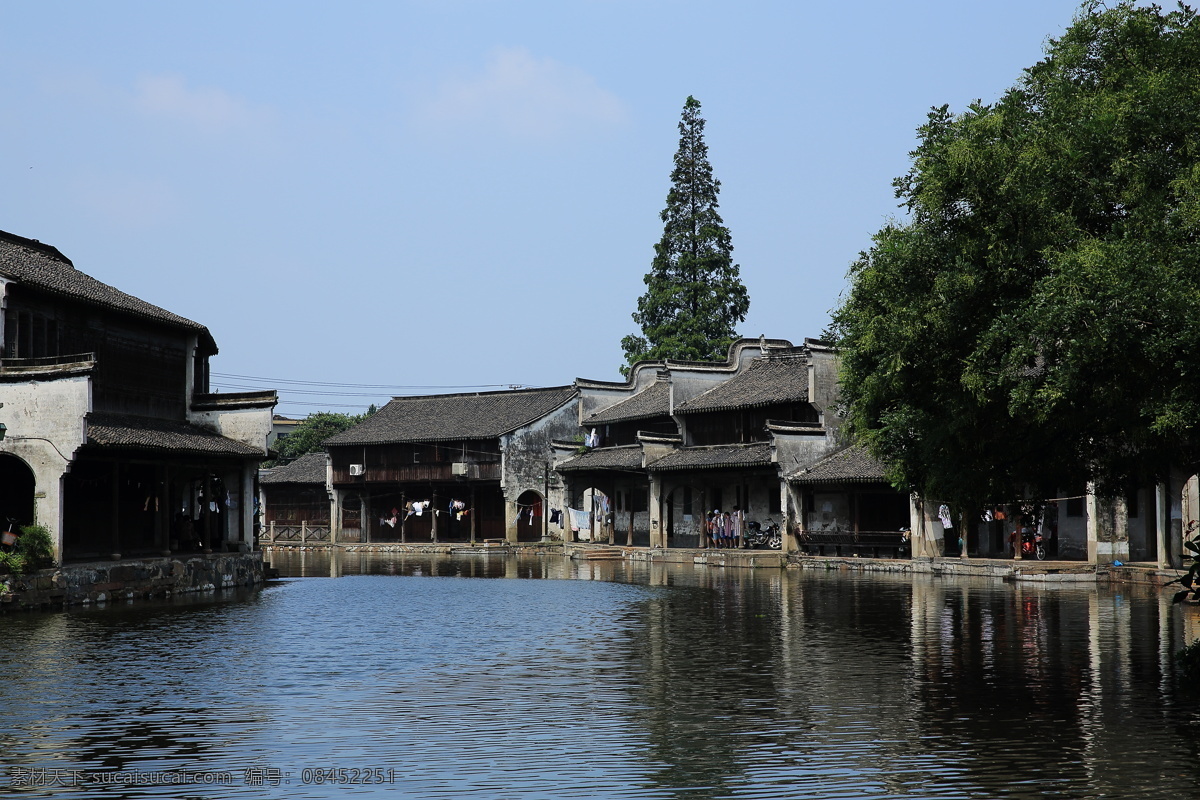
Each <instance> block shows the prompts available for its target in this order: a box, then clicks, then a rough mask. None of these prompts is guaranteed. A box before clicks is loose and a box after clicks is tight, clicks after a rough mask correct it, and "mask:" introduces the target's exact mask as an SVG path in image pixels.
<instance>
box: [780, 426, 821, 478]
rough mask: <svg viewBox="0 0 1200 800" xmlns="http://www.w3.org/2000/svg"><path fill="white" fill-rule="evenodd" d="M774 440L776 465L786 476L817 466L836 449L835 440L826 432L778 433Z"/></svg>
mask: <svg viewBox="0 0 1200 800" xmlns="http://www.w3.org/2000/svg"><path fill="white" fill-rule="evenodd" d="M773 438H774V449H775V463H776V464H778V465H779V468H780V470H782V471H783V474H785V475H789V474H791V473H793V472H795V471H796V470H798V469H803V468H804V467H807V466H809V465H811V464H815V463H816V462H817V461H819V460H820V459H822V458H823V457H825V456H826V455H828V454H829V453H830V452H832V451H833V448H834V441H833V439H832V438H831V437H829V436H828V435H827V434H826V433H825V432H821V433H796V434H789V433H780V432H779V431H776V432H775V433H774V435H773Z"/></svg>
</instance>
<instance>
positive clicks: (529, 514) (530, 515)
mask: <svg viewBox="0 0 1200 800" xmlns="http://www.w3.org/2000/svg"><path fill="white" fill-rule="evenodd" d="M545 505H546V504H545V503H544V502H543V501H542V495H541V493H540V492H535V491H533V490H532V489H530V490H529V491H527V492H521V496H520V497H518V498H517V541H518V542H540V541H541V540H542V531H543V530H544V528H543V526H542V514H543V513H545Z"/></svg>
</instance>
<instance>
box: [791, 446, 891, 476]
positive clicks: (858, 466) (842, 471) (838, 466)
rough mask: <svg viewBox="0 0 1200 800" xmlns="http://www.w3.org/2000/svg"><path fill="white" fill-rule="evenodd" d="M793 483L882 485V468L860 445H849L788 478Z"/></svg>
mask: <svg viewBox="0 0 1200 800" xmlns="http://www.w3.org/2000/svg"><path fill="white" fill-rule="evenodd" d="M788 480H790V481H793V482H794V483H883V482H885V481H886V480H887V479H886V478H885V477H884V466H883V464H881V463H880V462H879V461H876V460H875V459H874V458H872V457H871V455H870V454H869V453H868V452H867V449H866V448H865V447H863V446H862V445H858V444H855V445H851V446H850V447H847V448H846V449H844V450H839V451H838V452H836V453H833V454H831V455H828V456H825V457H824V458H822V459H821V460H820V461H818V462H816V463H815V464H813V465H811V466H808V467H805V468H804V469H798V470H796V471H795V472H793V473H792V474H791V475H789V476H788Z"/></svg>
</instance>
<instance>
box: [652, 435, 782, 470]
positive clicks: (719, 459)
mask: <svg viewBox="0 0 1200 800" xmlns="http://www.w3.org/2000/svg"><path fill="white" fill-rule="evenodd" d="M647 466H648V467H649V469H650V471H652V472H668V471H671V470H682V469H734V468H739V467H769V466H771V443H770V442H752V443H750V444H720V445H713V446H711V447H681V448H679V449H678V450H674V451H672V452H671V453H668V454H667V455H665V456H663V457H662V458H660V459H658V460H657V461H654V462H652V463H651V464H648V465H647Z"/></svg>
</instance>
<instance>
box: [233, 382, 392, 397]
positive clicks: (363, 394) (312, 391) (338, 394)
mask: <svg viewBox="0 0 1200 800" xmlns="http://www.w3.org/2000/svg"><path fill="white" fill-rule="evenodd" d="M214 386H215V387H216V388H219V389H233V390H243V389H245V390H254V389H256V388H258V387H254V386H243V385H240V384H236V383H217V384H214ZM283 391H284V392H285V393H287V394H319V395H326V396H332V397H379V393H366V392H325V391H318V390H316V389H284V390H283Z"/></svg>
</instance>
